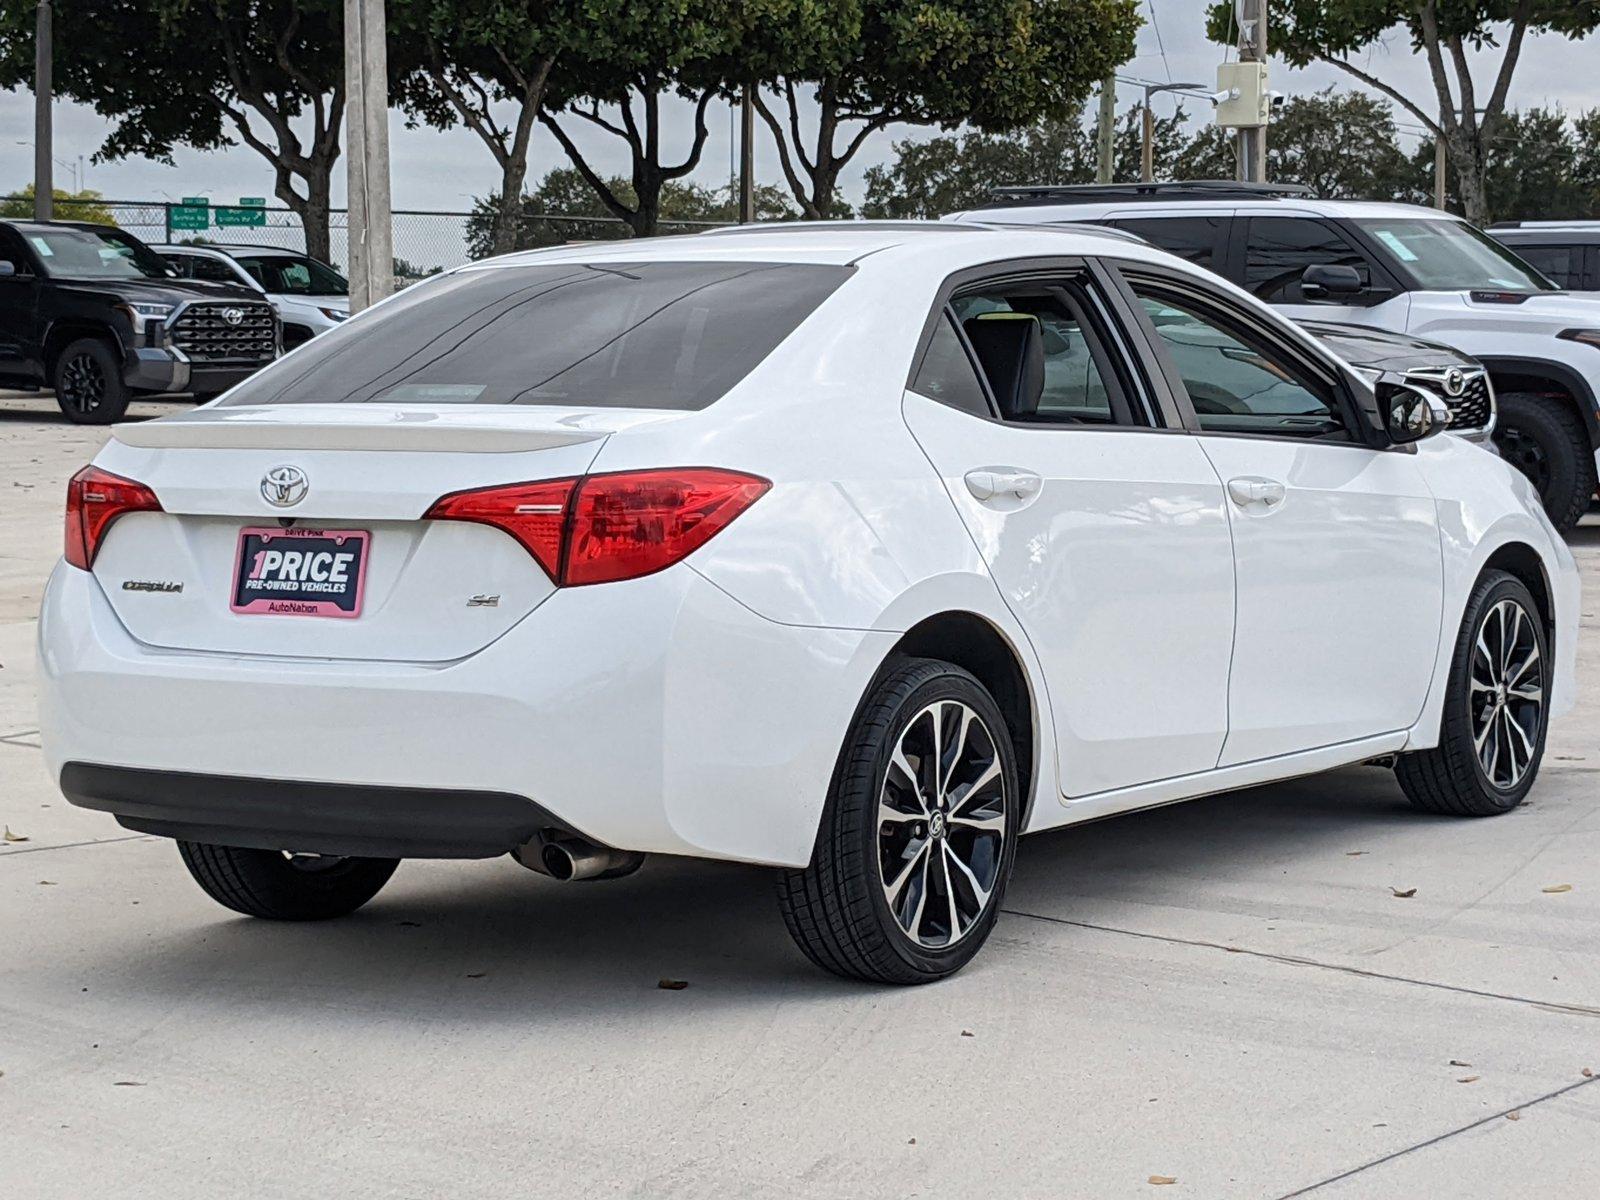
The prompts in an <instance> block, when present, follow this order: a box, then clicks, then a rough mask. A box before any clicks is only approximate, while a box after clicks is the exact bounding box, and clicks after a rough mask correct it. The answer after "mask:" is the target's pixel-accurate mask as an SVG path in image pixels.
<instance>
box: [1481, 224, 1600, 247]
mask: <svg viewBox="0 0 1600 1200" xmlns="http://www.w3.org/2000/svg"><path fill="white" fill-rule="evenodd" d="M1487 232H1488V234H1489V236H1490V237H1492V238H1494V239H1495V240H1497V241H1502V242H1512V243H1528V244H1532V243H1534V242H1550V243H1554V244H1556V245H1581V246H1587V245H1590V244H1592V243H1595V242H1600V221H1510V222H1506V223H1504V224H1502V223H1500V222H1496V223H1495V224H1493V225H1491V226H1489V228H1488V231H1487Z"/></svg>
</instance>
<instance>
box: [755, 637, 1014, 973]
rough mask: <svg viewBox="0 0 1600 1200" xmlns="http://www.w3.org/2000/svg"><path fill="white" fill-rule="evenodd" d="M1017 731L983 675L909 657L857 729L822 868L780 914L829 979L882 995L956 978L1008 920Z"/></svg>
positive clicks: (824, 829) (800, 882)
mask: <svg viewBox="0 0 1600 1200" xmlns="http://www.w3.org/2000/svg"><path fill="white" fill-rule="evenodd" d="M1021 809H1022V801H1021V796H1020V794H1019V789H1018V784H1017V764H1016V755H1015V751H1014V749H1013V745H1012V737H1011V733H1010V731H1009V730H1008V728H1007V726H1006V723H1005V718H1004V717H1003V716H1002V715H1001V713H1000V709H999V707H998V706H997V705H996V704H995V702H994V699H993V697H991V696H990V695H989V692H988V691H987V690H986V689H985V688H984V686H983V685H982V684H981V683H979V682H978V681H977V679H975V678H974V677H973V676H972V675H970V674H968V673H967V672H966V671H964V670H962V669H961V668H960V667H957V666H953V665H952V664H950V663H945V662H938V661H935V660H932V659H904V660H902V661H901V662H899V663H898V664H896V665H894V666H892V667H891V668H889V669H888V670H887V671H886V672H885V673H884V675H883V676H882V677H881V678H880V680H879V681H878V683H877V684H876V685H875V686H874V688H873V690H872V693H871V695H869V696H868V698H867V701H866V703H865V704H864V705H863V706H862V708H861V711H860V713H859V714H858V715H857V717H856V721H855V725H854V726H853V727H852V728H851V730H850V734H849V737H848V738H847V740H846V742H845V746H844V749H843V751H842V752H841V755H840V760H839V765H838V767H837V769H836V771H835V777H834V781H833V786H832V788H831V789H830V790H829V795H828V802H827V805H826V807H825V808H824V810H823V815H822V823H821V828H820V829H819V831H818V834H817V844H816V848H815V850H814V851H813V853H812V856H811V864H810V865H809V866H808V867H806V868H805V869H804V870H799V871H787V872H785V873H784V875H783V878H782V880H781V882H780V884H779V891H778V899H779V906H780V908H781V909H782V912H783V919H784V922H785V924H786V925H787V926H788V927H789V932H790V934H791V935H792V936H793V937H794V940H795V942H796V943H797V944H798V945H799V947H800V949H801V950H802V951H803V952H804V953H805V955H806V957H807V958H809V959H811V961H812V962H814V963H816V964H817V965H818V966H819V967H822V968H823V969H824V970H827V971H832V972H833V973H834V974H836V975H843V976H845V977H847V978H851V979H862V980H867V981H869V982H875V983H895V984H912V983H929V982H932V981H933V980H936V979H943V978H945V977H946V976H948V975H952V974H954V973H955V972H956V971H959V970H960V969H961V968H962V967H963V966H965V965H966V964H967V963H968V962H970V961H971V960H972V958H973V957H974V956H975V955H976V954H977V953H978V950H979V949H980V948H981V947H982V946H983V943H984V940H985V939H986V938H987V937H988V936H989V932H990V930H991V929H992V928H993V927H994V922H995V919H996V917H997V916H998V914H999V911H1000V904H1001V900H1002V898H1003V896H1004V894H1005V887H1006V882H1007V880H1008V879H1009V878H1010V875H1011V864H1012V858H1013V856H1014V854H1015V851H1016V842H1017V835H1018V831H1019V830H1020V828H1021Z"/></svg>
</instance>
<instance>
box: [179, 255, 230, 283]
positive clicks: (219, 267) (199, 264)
mask: <svg viewBox="0 0 1600 1200" xmlns="http://www.w3.org/2000/svg"><path fill="white" fill-rule="evenodd" d="M186 257H187V258H188V261H189V263H190V264H191V267H192V269H191V270H189V271H185V272H184V274H186V275H189V276H190V277H192V278H194V279H210V280H214V281H215V282H217V283H231V284H233V285H234V286H235V287H239V286H242V285H243V284H244V280H242V279H240V278H239V276H238V275H236V274H234V271H233V268H232V267H230V266H229V265H228V264H227V263H225V262H219V261H217V260H216V259H214V258H206V257H204V256H203V255H199V254H191V255H187V256H186Z"/></svg>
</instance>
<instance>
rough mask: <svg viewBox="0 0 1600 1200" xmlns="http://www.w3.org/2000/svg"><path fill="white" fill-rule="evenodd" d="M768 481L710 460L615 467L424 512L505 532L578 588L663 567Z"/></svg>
mask: <svg viewBox="0 0 1600 1200" xmlns="http://www.w3.org/2000/svg"><path fill="white" fill-rule="evenodd" d="M771 486H772V484H771V483H769V482H768V481H767V480H765V479H762V478H760V477H759V476H756V475H745V474H742V473H740V472H738V471H720V470H717V469H715V468H711V467H689V468H682V469H664V470H656V471H624V472H618V473H616V474H613V475H586V476H584V477H582V478H581V479H548V480H545V481H543V482H541V483H515V484H508V485H506V486H503V487H492V488H482V489H479V490H476V491H470V492H454V493H452V494H451V495H448V496H445V497H443V498H442V499H440V500H439V501H438V502H437V503H435V504H434V506H433V507H432V508H430V509H429V510H428V511H427V513H426V514H425V515H426V516H427V517H428V518H430V519H432V520H442V521H476V522H478V523H480V524H484V525H493V526H495V527H496V528H499V529H504V530H505V531H506V532H507V533H509V534H510V535H511V536H512V537H514V538H516V539H517V541H519V542H521V543H522V545H523V546H524V547H526V549H527V550H528V552H529V553H530V554H532V555H533V557H534V558H535V559H536V560H538V563H539V565H540V566H541V567H543V568H544V569H545V572H546V573H547V574H548V575H549V576H550V578H551V579H552V580H554V581H555V583H556V584H557V585H558V586H561V587H578V586H580V585H583V584H589V583H611V582H614V581H616V580H619V579H636V578H638V577H639V576H641V575H649V574H651V573H652V572H655V571H659V570H662V569H663V568H665V567H670V566H671V565H672V564H673V563H675V562H677V561H678V560H679V559H681V558H684V557H686V556H688V555H689V554H692V553H693V552H694V551H695V550H697V549H699V547H701V546H703V545H705V543H706V542H707V541H709V540H710V539H711V537H712V536H713V535H714V534H715V533H717V531H718V530H720V529H722V528H724V527H725V526H726V525H727V524H728V522H730V521H732V520H733V519H734V518H735V517H737V516H738V515H739V514H740V513H742V512H743V511H744V510H745V509H747V508H749V507H750V505H752V504H753V503H755V501H756V500H757V499H758V498H759V497H760V496H761V494H762V493H763V492H765V491H766V490H767V489H768V488H770V487H771Z"/></svg>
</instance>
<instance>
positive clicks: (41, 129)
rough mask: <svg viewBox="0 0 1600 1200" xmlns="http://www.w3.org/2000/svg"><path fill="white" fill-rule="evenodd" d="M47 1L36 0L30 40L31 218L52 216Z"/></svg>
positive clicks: (50, 61) (51, 86) (53, 187)
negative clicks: (31, 57) (31, 112)
mask: <svg viewBox="0 0 1600 1200" xmlns="http://www.w3.org/2000/svg"><path fill="white" fill-rule="evenodd" d="M50 17H51V12H50V0H39V8H38V12H37V14H36V16H35V25H34V39H33V219H34V220H35V221H48V220H50V218H51V217H53V216H54V215H55V198H56V182H55V177H54V173H53V172H54V167H55V158H54V156H53V155H52V154H51V150H52V149H53V147H52V145H51V141H50V101H51V99H52V96H53V93H54V90H55V82H54V80H53V78H52V70H51V68H52V66H53V65H54V57H55V56H54V53H53V47H52V44H51V28H50V26H51V21H50Z"/></svg>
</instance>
